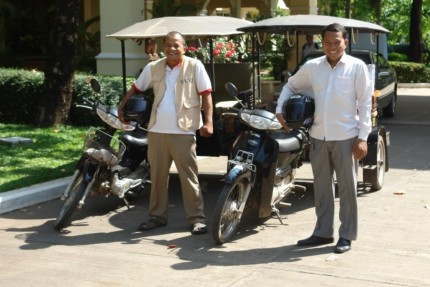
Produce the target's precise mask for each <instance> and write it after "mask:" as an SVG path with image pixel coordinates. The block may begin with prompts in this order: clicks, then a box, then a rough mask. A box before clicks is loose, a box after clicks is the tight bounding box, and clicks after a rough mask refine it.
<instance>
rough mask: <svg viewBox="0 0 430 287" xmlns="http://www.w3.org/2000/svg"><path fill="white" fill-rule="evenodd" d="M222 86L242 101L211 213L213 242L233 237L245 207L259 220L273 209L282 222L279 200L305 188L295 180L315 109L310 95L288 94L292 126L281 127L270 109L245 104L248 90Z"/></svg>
mask: <svg viewBox="0 0 430 287" xmlns="http://www.w3.org/2000/svg"><path fill="white" fill-rule="evenodd" d="M226 89H227V91H228V93H229V94H230V95H231V96H233V97H235V98H236V99H237V100H238V102H245V103H244V104H243V105H242V108H241V109H236V118H237V121H236V125H235V130H236V138H235V140H234V142H233V144H232V148H231V153H230V155H229V160H228V162H227V174H226V176H225V179H224V180H225V185H224V187H223V189H222V191H221V193H220V196H219V198H218V201H217V204H216V206H215V211H214V220H213V226H212V235H213V238H214V240H215V241H216V242H217V243H218V244H223V243H225V242H227V241H228V240H229V239H230V238H231V237H232V236H233V235H234V233H235V231H236V228H237V227H238V225H239V223H240V220H241V218H242V214H243V213H244V210H245V209H247V208H250V207H257V208H258V215H259V217H260V218H267V217H269V216H271V214H272V213H275V214H276V216H277V217H278V219H279V220H280V221H281V223H282V219H281V216H280V212H279V209H278V207H279V206H289V204H288V203H285V202H283V200H284V198H285V197H286V196H287V195H288V194H289V193H291V192H292V191H294V190H302V191H304V190H305V189H306V188H305V187H304V186H300V185H297V184H295V181H294V179H295V174H296V170H297V169H298V168H299V167H300V166H301V165H302V160H303V157H304V155H305V152H304V151H305V150H306V148H307V146H308V145H309V139H308V138H309V136H308V128H309V127H310V125H311V124H312V121H313V113H314V109H315V106H314V102H313V100H312V99H311V98H310V97H309V96H307V95H305V94H297V95H293V96H292V97H291V98H290V100H289V101H288V103H287V107H288V108H287V109H286V110H285V115H284V117H285V119H286V121H287V122H288V124H289V126H290V127H293V129H292V130H290V131H286V130H283V129H282V125H281V124H280V123H279V121H278V120H277V119H276V116H275V115H274V114H273V113H271V112H269V111H267V110H262V109H248V108H247V107H249V106H250V103H247V102H246V99H250V97H249V93H248V92H246V91H245V92H241V93H238V91H237V89H236V87H235V86H234V85H233V84H232V83H227V84H226ZM238 98H239V99H242V100H239V99H238Z"/></svg>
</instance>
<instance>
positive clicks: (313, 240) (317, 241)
mask: <svg viewBox="0 0 430 287" xmlns="http://www.w3.org/2000/svg"><path fill="white" fill-rule="evenodd" d="M333 241H334V239H333V238H327V237H320V236H316V235H312V236H311V237H309V238H306V239H303V240H299V241H297V246H317V245H324V244H329V243H333Z"/></svg>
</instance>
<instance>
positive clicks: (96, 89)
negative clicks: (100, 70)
mask: <svg viewBox="0 0 430 287" xmlns="http://www.w3.org/2000/svg"><path fill="white" fill-rule="evenodd" d="M90 85H91V89H93V91H94V92H96V93H98V92H100V84H99V82H98V81H97V80H96V79H94V78H93V79H91V80H90Z"/></svg>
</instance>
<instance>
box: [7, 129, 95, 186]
mask: <svg viewBox="0 0 430 287" xmlns="http://www.w3.org/2000/svg"><path fill="white" fill-rule="evenodd" d="M87 129H88V128H87V127H72V126H63V127H59V128H35V127H32V126H27V125H15V124H1V123H0V138H4V137H26V138H31V139H32V140H33V143H31V144H18V145H13V146H10V145H6V144H0V192H4V191H9V190H14V189H17V188H21V187H26V186H30V185H33V184H36V183H41V182H45V181H49V180H53V179H58V178H62V177H66V176H69V175H71V174H72V173H73V169H74V165H75V163H76V161H77V160H78V158H79V156H80V153H81V151H82V145H83V142H84V138H85V134H86V131H87Z"/></svg>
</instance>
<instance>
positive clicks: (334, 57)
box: [322, 31, 348, 67]
mask: <svg viewBox="0 0 430 287" xmlns="http://www.w3.org/2000/svg"><path fill="white" fill-rule="evenodd" d="M322 44H323V51H324V53H325V54H326V56H327V61H328V62H329V64H330V65H331V66H332V67H335V66H336V65H337V63H338V62H339V60H340V58H342V55H343V53H344V52H345V49H346V46H347V45H348V39H345V38H344V36H343V33H342V32H341V31H338V32H334V31H326V32H325V33H324V38H323V40H322Z"/></svg>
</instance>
